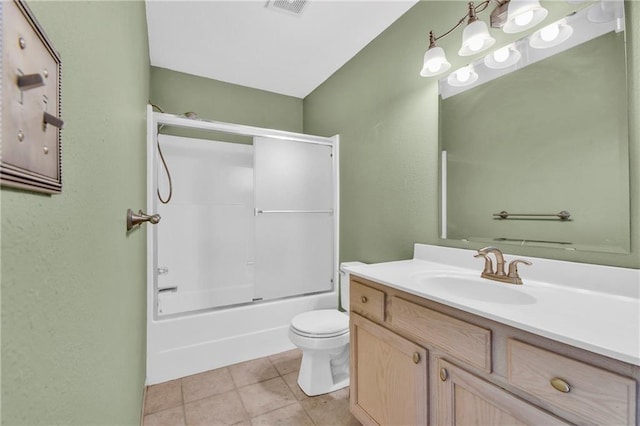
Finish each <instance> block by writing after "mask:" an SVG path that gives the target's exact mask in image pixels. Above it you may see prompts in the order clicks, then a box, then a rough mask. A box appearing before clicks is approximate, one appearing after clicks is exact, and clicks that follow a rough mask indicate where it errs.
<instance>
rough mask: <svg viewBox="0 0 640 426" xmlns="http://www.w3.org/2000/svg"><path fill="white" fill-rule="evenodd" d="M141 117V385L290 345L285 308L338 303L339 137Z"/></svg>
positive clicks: (161, 115)
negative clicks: (144, 220) (150, 216)
mask: <svg viewBox="0 0 640 426" xmlns="http://www.w3.org/2000/svg"><path fill="white" fill-rule="evenodd" d="M147 126H148V128H147V132H148V137H147V154H148V155H147V182H148V183H147V209H148V212H152V213H157V214H159V215H160V216H161V218H162V219H161V221H160V222H159V223H158V224H157V225H154V226H152V227H148V228H147V278H148V279H147V384H149V385H150V384H155V383H161V382H164V381H167V380H172V379H175V378H178V377H183V376H187V375H190V374H195V373H198V372H202V371H206V370H210V369H214V368H219V367H222V366H226V365H230V364H234V363H237V362H241V361H246V360H250V359H255V358H258V357H262V356H267V355H271V354H274V353H278V352H282V351H285V350H288V349H292V348H294V346H293V344H292V343H291V342H290V340H289V338H288V329H289V324H290V322H291V319H292V318H293V317H294V316H295V315H297V314H299V313H301V312H305V311H309V310H314V309H323V308H335V307H336V306H337V303H338V294H337V290H336V289H337V283H338V271H337V270H338V267H337V265H338V255H337V253H338V246H337V243H338V136H334V137H331V138H325V137H319V136H311V135H304V134H297V133H291V132H284V131H279V130H271V129H263V128H257V127H251V126H244V125H235V124H229V123H221V122H215V121H209V120H201V119H194V118H187V117H184V116H177V115H172V114H165V113H157V112H153V111H152V109H151V107H148V124H147ZM164 129H181V131H184V130H185V129H191V130H196V131H198V132H199V133H198V134H203V132H204V133H205V134H208V135H207V139H198V138H193V137H184V136H172V135H168V134H166V133H165V131H164ZM211 138H215V139H216V140H212V139H211ZM159 149H160V153H161V154H162V155H160V153H159ZM163 163H166V167H165V166H164V164H163ZM167 172H168V174H167ZM169 176H170V177H169ZM161 200H162V201H161ZM167 201H168V202H167ZM165 202H166V203H165Z"/></svg>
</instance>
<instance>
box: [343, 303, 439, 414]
mask: <svg viewBox="0 0 640 426" xmlns="http://www.w3.org/2000/svg"><path fill="white" fill-rule="evenodd" d="M427 362H428V358H427V351H426V349H424V348H422V347H420V346H418V345H416V344H415V343H412V342H410V341H408V340H406V339H404V338H402V337H400V336H398V335H397V334H395V333H392V332H391V331H389V330H387V329H385V328H382V327H380V326H379V325H376V324H374V323H372V322H371V321H369V320H367V319H365V318H363V317H361V316H358V315H357V314H354V313H352V314H351V370H350V371H351V398H350V405H351V411H352V413H353V414H354V415H355V416H356V417H357V418H358V420H360V421H361V422H362V423H363V424H365V425H369V424H373V425H375V424H380V425H426V424H427V370H428V368H427Z"/></svg>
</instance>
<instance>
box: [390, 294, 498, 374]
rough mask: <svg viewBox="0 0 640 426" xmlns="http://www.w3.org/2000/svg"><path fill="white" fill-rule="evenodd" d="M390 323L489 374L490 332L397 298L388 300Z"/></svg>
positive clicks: (420, 340)
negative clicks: (389, 303) (389, 301)
mask: <svg viewBox="0 0 640 426" xmlns="http://www.w3.org/2000/svg"><path fill="white" fill-rule="evenodd" d="M390 316H391V323H392V324H393V325H394V326H396V327H398V328H399V329H400V330H403V331H406V332H407V333H409V334H410V335H411V336H414V337H415V338H416V339H418V341H419V342H426V343H430V344H433V345H435V346H439V347H440V348H442V349H444V350H445V351H446V352H447V353H449V354H450V355H452V356H454V357H456V358H458V359H460V360H462V361H465V362H467V363H469V364H471V365H472V366H474V367H477V368H480V369H482V370H484V371H486V372H488V373H490V372H491V330H487V329H485V328H482V327H478V326H476V325H473V324H469V323H468V322H464V321H461V320H459V319H457V318H453V317H450V316H448V315H445V314H442V313H440V312H436V311H434V310H431V309H429V308H425V307H424V306H420V305H417V304H415V303H412V302H407V301H406V300H403V299H401V298H399V297H393V298H392V299H391V312H390Z"/></svg>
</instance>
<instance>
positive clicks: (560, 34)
mask: <svg viewBox="0 0 640 426" xmlns="http://www.w3.org/2000/svg"><path fill="white" fill-rule="evenodd" d="M571 34H573V27H572V26H571V25H569V24H567V20H566V19H561V20H559V21H557V22H554V23H553V24H551V25H547V26H546V27H544V28H542V29H539V30H538V31H536V32H535V33H533V34H532V35H531V38H530V39H529V46H531V47H533V48H534V49H547V48H549V47H554V46H558V45H559V44H562V43H564V42H565V41H567V40H568V39H569V37H571Z"/></svg>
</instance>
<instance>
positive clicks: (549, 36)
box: [540, 23, 560, 42]
mask: <svg viewBox="0 0 640 426" xmlns="http://www.w3.org/2000/svg"><path fill="white" fill-rule="evenodd" d="M558 34H560V28H559V26H558V24H557V23H553V24H551V25H547V26H546V27H544V28H543V29H541V30H540V38H541V39H542V40H544V41H547V42H548V41H553V40H555V39H556V37H558Z"/></svg>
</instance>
